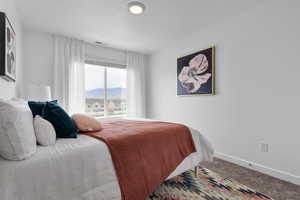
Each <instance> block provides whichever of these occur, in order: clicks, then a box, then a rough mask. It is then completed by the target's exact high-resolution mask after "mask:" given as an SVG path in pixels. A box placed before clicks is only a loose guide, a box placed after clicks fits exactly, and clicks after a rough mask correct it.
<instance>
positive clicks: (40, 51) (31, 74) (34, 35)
mask: <svg viewBox="0 0 300 200" xmlns="http://www.w3.org/2000/svg"><path fill="white" fill-rule="evenodd" d="M23 52H24V67H25V69H26V70H24V83H25V85H26V86H28V85H30V84H35V85H50V86H52V84H53V38H52V36H51V35H50V34H47V33H41V32H31V31H24V34H23ZM26 86H25V88H24V91H25V92H24V93H25V95H26V96H27V88H26Z"/></svg>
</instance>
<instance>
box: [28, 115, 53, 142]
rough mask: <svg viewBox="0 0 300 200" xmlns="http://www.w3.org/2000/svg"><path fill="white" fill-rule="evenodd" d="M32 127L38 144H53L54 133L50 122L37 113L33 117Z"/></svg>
mask: <svg viewBox="0 0 300 200" xmlns="http://www.w3.org/2000/svg"><path fill="white" fill-rule="evenodd" d="M33 127H34V132H35V136H36V140H37V142H38V144H39V145H42V146H50V145H54V144H55V142H56V133H55V129H54V127H53V125H52V124H51V123H50V122H48V121H47V120H45V119H43V118H42V117H41V116H39V115H37V116H35V118H34V119H33Z"/></svg>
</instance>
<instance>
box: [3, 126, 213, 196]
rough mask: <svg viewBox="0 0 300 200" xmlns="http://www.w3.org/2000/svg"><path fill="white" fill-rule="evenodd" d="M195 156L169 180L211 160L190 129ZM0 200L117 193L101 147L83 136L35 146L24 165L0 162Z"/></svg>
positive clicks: (205, 145)
mask: <svg viewBox="0 0 300 200" xmlns="http://www.w3.org/2000/svg"><path fill="white" fill-rule="evenodd" d="M191 132H192V136H193V139H194V142H195V145H196V149H197V152H195V153H193V154H191V155H190V156H189V157H187V158H186V159H185V160H184V161H183V162H182V163H181V164H180V165H179V166H178V167H177V169H176V170H175V171H174V172H173V173H172V174H171V175H170V176H169V178H171V177H174V176H176V175H178V174H180V173H182V172H184V171H186V170H188V169H191V168H193V167H194V166H196V165H197V164H198V163H199V162H200V161H203V160H212V156H213V149H212V147H211V145H210V143H209V142H208V141H207V140H206V138H204V137H203V135H201V134H200V133H199V132H198V131H196V130H193V129H191ZM0 199H1V200H121V192H120V189H119V185H118V180H117V177H116V174H115V170H114V166H113V163H112V160H111V156H110V153H109V150H108V148H107V146H106V144H105V143H103V142H101V141H99V140H96V139H94V138H91V137H89V136H85V135H79V138H78V139H58V140H57V142H56V144H55V146H50V147H41V146H38V149H37V153H36V154H35V155H34V156H33V157H32V158H30V159H29V160H25V161H7V160H4V159H2V158H0Z"/></svg>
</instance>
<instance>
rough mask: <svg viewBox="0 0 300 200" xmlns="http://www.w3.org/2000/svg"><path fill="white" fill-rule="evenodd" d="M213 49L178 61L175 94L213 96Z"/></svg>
mask: <svg viewBox="0 0 300 200" xmlns="http://www.w3.org/2000/svg"><path fill="white" fill-rule="evenodd" d="M213 59H214V49H213V48H210V49H206V50H203V51H201V52H197V53H195V54H192V55H188V56H185V57H182V58H179V59H178V61H177V62H178V63H177V64H178V66H177V71H178V72H177V74H178V77H177V82H178V84H177V94H178V95H192V94H213V92H214V91H213V90H214V88H213V86H214V84H213V72H214V70H213V69H214V66H213V64H214V60H213Z"/></svg>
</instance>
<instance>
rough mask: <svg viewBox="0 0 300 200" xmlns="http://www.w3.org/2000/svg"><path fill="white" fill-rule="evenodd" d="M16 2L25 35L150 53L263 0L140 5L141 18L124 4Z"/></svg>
mask: <svg viewBox="0 0 300 200" xmlns="http://www.w3.org/2000/svg"><path fill="white" fill-rule="evenodd" d="M15 1H16V3H17V7H18V9H19V12H20V17H21V20H22V23H23V26H24V28H25V29H26V30H36V31H42V32H49V33H57V34H62V35H66V36H72V37H76V38H79V39H83V40H86V41H88V42H94V41H101V42H104V43H107V44H109V45H110V46H113V47H119V48H123V49H130V50H135V51H141V52H145V53H151V52H153V51H156V50H159V49H160V48H162V47H163V46H164V45H166V44H167V43H170V42H173V41H176V40H178V39H179V40H180V38H182V37H185V36H186V35H188V34H189V33H191V32H193V31H195V30H197V31H199V30H201V29H203V28H205V27H206V26H209V25H212V24H215V23H218V22H219V21H221V20H224V19H225V18H229V17H232V16H235V15H238V14H240V13H242V12H244V11H246V10H249V9H251V8H253V7H255V6H256V5H257V4H258V3H259V2H261V1H262V0H142V2H144V3H145V5H146V12H145V13H144V14H143V15H140V16H133V15H131V14H129V13H128V12H127V2H128V1H127V0H15Z"/></svg>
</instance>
